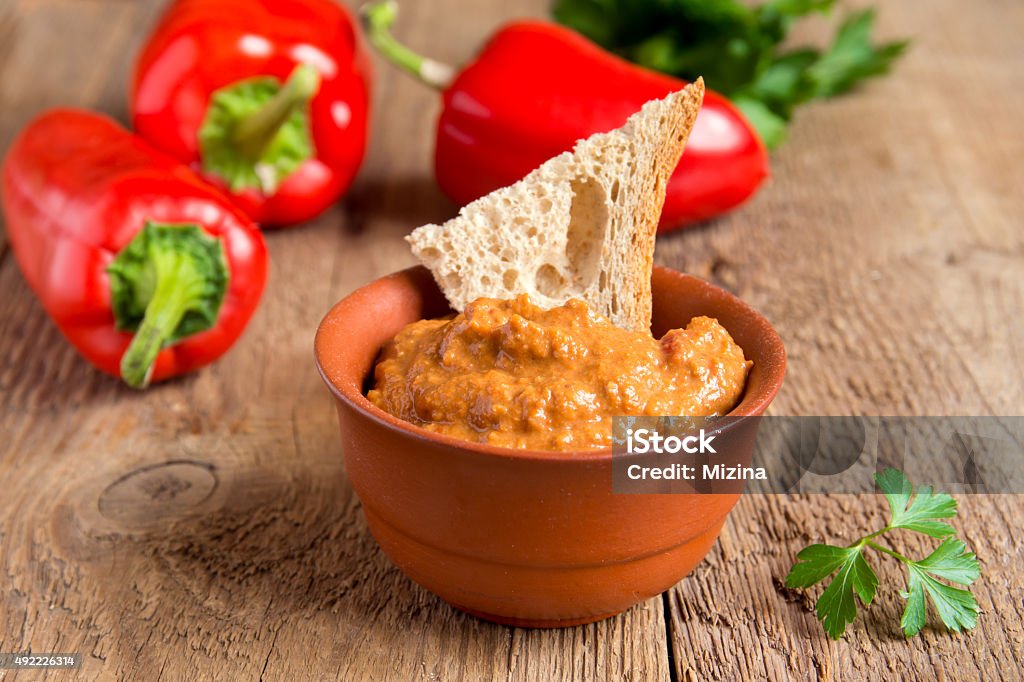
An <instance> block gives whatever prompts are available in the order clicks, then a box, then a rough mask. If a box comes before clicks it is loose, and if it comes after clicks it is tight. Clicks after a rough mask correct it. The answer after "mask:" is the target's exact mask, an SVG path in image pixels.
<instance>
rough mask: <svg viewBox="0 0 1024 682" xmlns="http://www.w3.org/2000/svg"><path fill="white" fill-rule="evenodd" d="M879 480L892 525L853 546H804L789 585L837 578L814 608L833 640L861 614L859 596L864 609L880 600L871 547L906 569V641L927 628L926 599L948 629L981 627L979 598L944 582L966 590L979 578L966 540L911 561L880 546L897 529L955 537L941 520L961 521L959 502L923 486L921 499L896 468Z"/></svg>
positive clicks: (788, 578)
mask: <svg viewBox="0 0 1024 682" xmlns="http://www.w3.org/2000/svg"><path fill="white" fill-rule="evenodd" d="M875 482H876V483H877V484H878V487H879V489H881V491H882V492H883V493H884V494H885V498H886V501H887V502H888V504H889V509H890V511H891V514H892V518H891V521H890V522H889V524H888V525H886V526H885V528H883V529H882V530H879V531H876V532H874V533H870V534H868V535H865V536H864V537H862V538H861V539H860V540H858V541H857V542H855V543H853V544H852V545H850V546H848V547H836V546H834V545H826V544H814V545H810V546H809V547H805V548H804V549H802V550H801V551H800V552H799V553H798V554H797V556H796V558H797V560H796V562H795V563H794V564H793V567H792V568H791V569H790V571H789V575H787V576H786V586H787V587H791V588H806V587H811V586H812V585H815V584H817V583H819V582H821V581H822V580H824V579H825V578H827V577H829V576H830V575H833V574H835V577H834V579H833V580H832V582H831V583H830V584H829V585H828V586H826V587H825V591H824V592H822V594H821V596H820V597H819V598H818V601H817V602H816V603H815V609H814V610H815V613H816V614H817V616H818V618H819V619H820V620H821V622H822V625H823V626H824V628H825V632H826V633H828V636H829V637H831V638H832V639H839V638H840V637H842V635H843V633H844V632H845V631H846V627H847V626H848V625H849V624H850V623H851V622H853V619H854V618H855V617H856V616H857V601H856V597H860V600H861V602H862V603H863V604H864V606H869V605H870V604H871V602H872V601H873V600H874V597H875V593H876V591H877V588H878V577H877V576H876V575H875V572H874V571H873V570H871V567H870V566H869V565H868V563H867V561H866V560H865V558H864V550H865V549H866V548H871V549H874V550H876V551H878V552H881V553H883V554H887V555H889V556H891V557H893V558H895V559H897V560H899V561H900V562H902V563H904V564H906V566H907V572H908V576H907V590H906V591H905V592H900V594H901V595H902V596H903V598H904V599H906V600H907V604H906V608H905V609H904V611H903V616H902V617H901V619H900V626H901V627H902V628H903V632H904V634H905V635H906V636H907V637H912V636H914V635H916V634H917V633H918V632H920V631H921V629H922V628H923V627H924V625H925V622H926V620H927V602H928V601H931V603H932V604H933V606H934V607H935V611H936V612H937V613H938V614H939V618H940V619H941V620H942V622H943V624H944V625H945V626H946V627H947V628H949V629H950V630H953V631H954V632H960V631H961V630H964V629H968V630H969V629H971V628H973V627H975V626H976V625H977V622H978V603H977V601H976V600H975V598H974V595H972V594H971V593H970V591H969V590H966V589H961V588H958V587H953V586H952V585H947V584H945V583H943V582H940V580H939V579H940V578H941V579H942V580H948V581H949V582H952V583H955V584H957V585H963V586H965V587H967V586H970V585H971V584H972V583H973V582H974V581H975V580H977V579H978V577H979V576H980V575H981V570H980V567H979V565H978V559H977V557H976V556H975V555H974V554H973V553H971V552H970V551H969V550H968V549H967V546H966V545H965V544H964V543H963V542H962V541H961V540H958V539H957V538H953V537H945V539H944V540H943V541H942V543H941V544H940V545H939V546H938V547H936V548H935V550H933V551H932V553H931V554H929V555H928V556H927V557H925V558H924V559H921V560H920V561H914V560H912V559H908V558H907V557H905V556H903V555H902V554H899V553H898V552H895V551H893V550H891V549H889V548H888V547H885V546H883V545H879V544H878V543H877V542H875V538H877V537H878V536H880V535H883V534H885V533H887V532H889V531H891V530H894V529H897V528H901V529H906V530H911V531H915V532H918V533H922V534H924V535H929V536H931V537H943V536H948V535H949V534H951V533H953V532H954V531H953V528H952V526H950V525H949V524H947V523H943V522H941V521H937V520H936V519H947V518H952V517H954V516H956V501H955V500H954V499H953V498H952V497H950V496H949V495H946V494H944V493H935V492H933V491H932V489H931V487H930V486H922V487H921V488H919V489H918V490H917V492H916V494H915V491H914V487H913V486H912V485H911V483H910V481H908V480H907V477H906V476H905V475H904V474H903V472H901V471H897V470H896V469H886V470H885V471H881V472H879V473H877V474H875ZM855 595H856V596H855ZM926 595H927V597H926Z"/></svg>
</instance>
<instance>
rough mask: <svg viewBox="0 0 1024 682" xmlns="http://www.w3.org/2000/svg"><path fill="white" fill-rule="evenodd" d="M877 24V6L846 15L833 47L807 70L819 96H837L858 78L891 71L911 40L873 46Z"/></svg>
mask: <svg viewBox="0 0 1024 682" xmlns="http://www.w3.org/2000/svg"><path fill="white" fill-rule="evenodd" d="M874 24H875V11H874V10H873V9H867V10H864V11H863V12H858V13H856V14H852V15H850V16H849V17H847V18H846V21H844V22H843V24H842V25H841V26H840V27H839V31H838V33H836V38H835V41H834V42H833V43H832V46H831V47H830V48H829V50H828V51H827V52H826V53H825V54H823V55H822V56H821V59H819V60H818V61H817V62H815V63H814V64H813V65H811V66H810V68H808V70H807V76H808V78H809V79H810V81H811V82H812V83H813V84H814V96H815V97H822V98H824V97H835V96H836V95H840V94H842V93H844V92H847V91H848V90H850V89H851V88H852V87H853V86H854V85H856V84H857V82H858V81H862V80H864V79H866V78H870V77H872V76H879V75H882V74H884V73H888V71H889V68H890V66H891V65H892V62H893V61H894V60H895V59H896V58H897V57H899V56H900V55H901V54H903V51H904V50H906V49H907V46H908V45H909V44H910V43H909V42H908V41H906V40H900V41H896V42H892V43H886V44H884V45H880V46H877V47H875V46H873V45H872V44H871V32H872V30H873V29H874Z"/></svg>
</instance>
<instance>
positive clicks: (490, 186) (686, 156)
mask: <svg viewBox="0 0 1024 682" xmlns="http://www.w3.org/2000/svg"><path fill="white" fill-rule="evenodd" d="M685 85H686V84H685V83H684V82H683V81H680V80H678V79H675V78H672V77H669V76H666V75H664V74H660V73H656V72H653V71H648V70H646V69H643V68H640V67H638V66H636V65H634V64H631V63H629V62H627V61H625V60H622V59H620V58H618V57H617V56H615V55H612V54H610V53H608V52H606V51H604V50H603V49H601V48H600V47H598V46H597V45H595V44H594V43H591V42H590V41H588V40H587V39H586V38H584V37H582V36H580V35H579V34H577V33H575V32H574V31H571V30H570V29H567V28H565V27H562V26H559V25H557V24H552V23H548V22H543V21H522V22H518V23H513V24H508V25H506V26H505V27H503V28H502V29H501V30H500V31H498V33H496V34H495V35H494V36H493V37H492V38H491V40H490V41H489V42H488V43H487V44H486V46H485V47H484V48H483V50H482V51H481V52H480V54H479V55H478V56H477V57H476V59H475V60H474V61H473V62H472V63H470V64H469V65H468V66H466V67H465V68H464V69H463V70H462V71H461V72H460V73H459V74H458V76H457V77H456V78H455V80H454V81H453V82H452V83H451V84H450V85H449V86H448V87H447V88H446V89H445V91H444V108H443V110H442V113H441V116H440V119H439V121H438V126H437V148H436V153H435V171H436V174H437V180H438V183H439V184H440V186H441V189H442V190H443V191H444V192H445V194H447V195H448V196H449V197H450V198H451V199H452V200H453V201H455V202H456V203H458V204H460V205H461V204H466V203H469V202H470V201H472V200H473V199H476V198H478V197H480V196H483V195H484V194H487V193H489V192H491V191H493V190H495V189H497V188H499V187H504V186H505V185H509V184H512V183H513V182H515V181H516V180H519V179H520V178H522V177H523V176H524V175H526V174H527V173H529V172H530V171H531V170H533V169H534V168H536V167H537V166H539V165H540V164H541V163H543V162H544V161H545V160H547V159H548V158H550V157H552V156H555V155H557V154H559V153H561V152H563V151H566V150H568V149H571V148H572V146H573V144H574V143H575V142H576V140H579V139H581V138H585V137H588V136H589V135H591V134H593V133H596V132H604V131H607V130H611V129H613V128H617V127H619V126H621V125H622V124H623V123H624V122H625V120H626V118H627V117H628V116H629V115H630V114H632V113H634V112H636V111H637V110H639V109H640V107H641V106H643V104H644V103H645V102H647V101H648V100H652V99H658V98H661V97H664V96H665V95H667V94H668V93H670V92H673V91H676V90H679V89H681V88H683V87H684V86H685ZM709 85H710V84H709ZM767 176H768V155H767V152H766V150H765V147H764V145H763V144H762V143H761V140H760V139H759V138H758V136H757V134H756V133H755V132H754V130H753V128H752V127H751V126H750V124H749V123H747V121H746V120H745V119H744V118H743V116H742V115H741V114H740V113H739V111H738V110H737V109H736V108H735V107H734V106H732V104H730V103H729V101H728V100H726V99H725V98H724V97H722V96H721V95H719V94H717V93H714V92H711V91H710V90H709V91H708V92H707V93H706V94H705V96H704V105H703V107H702V109H701V112H700V114H699V115H698V117H697V123H696V125H695V126H694V128H693V131H692V133H691V134H690V139H689V141H688V142H687V145H686V151H685V152H684V153H683V157H682V160H681V161H680V163H679V166H678V168H677V169H676V172H675V174H674V175H673V176H672V178H671V180H670V181H669V185H668V191H667V196H666V198H665V207H664V209H663V212H662V218H661V227H660V230H661V231H667V230H670V229H673V228H677V227H681V226H683V225H686V224H690V223H694V222H698V221H702V220H707V219H708V218H712V217H714V216H717V215H720V214H722V213H725V212H726V211H729V210H732V209H734V208H736V207H737V206H739V205H740V204H742V203H743V202H744V201H746V200H747V199H749V198H750V197H751V196H752V195H753V194H754V192H755V191H756V190H757V188H758V186H759V185H760V184H761V182H762V181H764V179H765V178H766V177H767Z"/></svg>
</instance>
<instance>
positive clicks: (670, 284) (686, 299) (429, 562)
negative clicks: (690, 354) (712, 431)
mask: <svg viewBox="0 0 1024 682" xmlns="http://www.w3.org/2000/svg"><path fill="white" fill-rule="evenodd" d="M652 290H653V308H654V310H653V322H652V332H653V333H654V335H655V336H656V337H660V336H661V335H663V334H664V333H665V332H666V331H668V330H670V329H674V328H677V327H684V326H686V324H687V323H688V322H689V321H690V319H691V318H693V317H695V316H698V315H707V316H709V317H714V318H717V319H718V320H719V322H721V323H722V325H723V326H724V327H725V328H726V329H727V330H728V331H729V332H730V334H732V336H733V338H734V339H735V341H736V342H737V343H738V344H739V345H740V347H741V348H742V349H743V352H744V354H745V355H746V357H747V359H749V360H753V362H754V365H753V368H752V369H751V372H750V375H749V377H748V379H747V385H746V389H745V391H744V395H743V398H742V400H741V402H740V403H739V405H737V406H736V408H735V409H734V410H733V411H732V412H731V413H730V416H757V415H760V414H762V413H763V412H764V410H765V409H766V408H767V407H768V405H769V403H771V401H772V399H773V398H774V397H775V395H776V393H778V390H779V388H780V387H781V385H782V380H783V375H784V373H785V364H786V361H785V351H784V349H783V346H782V340H781V339H780V338H779V335H778V334H777V333H776V332H775V330H774V329H773V328H772V327H771V325H770V324H769V323H768V321H767V320H765V319H764V317H762V316H761V315H760V314H758V313H757V312H756V311H754V310H753V309H752V308H750V307H749V306H748V305H746V304H745V303H743V302H742V301H740V300H739V299H738V298H736V297H735V296H733V295H732V294H730V293H728V292H726V291H724V290H722V289H720V288H718V287H715V286H713V285H711V284H708V283H707V282H704V281H702V280H700V279H697V278H695V277H691V276H689V275H685V274H682V273H679V272H675V271H672V270H668V269H666V268H655V269H654V274H653V278H652ZM450 312H451V310H450V308H449V306H448V304H447V302H446V301H445V299H444V296H443V295H442V294H441V292H440V291H439V290H438V288H437V286H436V284H435V283H434V280H433V278H432V277H431V275H430V273H429V272H428V271H427V270H426V269H425V268H422V267H415V268H410V269H408V270H404V271H401V272H397V273H394V274H392V275H389V276H387V277H383V278H381V279H378V280H376V281H374V282H372V283H370V284H368V285H366V286H364V287H362V288H361V289H358V290H357V291H355V292H353V293H352V294H351V295H349V296H348V297H346V298H345V299H343V300H342V301H341V302H339V303H338V304H337V305H335V306H334V307H333V308H332V309H331V311H330V312H329V313H328V314H327V315H326V317H324V319H323V321H322V322H321V324H320V328H319V329H318V331H317V336H316V344H315V350H316V362H317V366H318V368H319V370H320V373H321V375H322V377H323V379H324V381H325V382H326V383H327V385H328V387H329V388H330V390H331V392H332V394H333V395H334V398H335V405H336V407H337V411H338V419H339V422H340V426H341V441H342V446H343V450H344V457H345V466H346V469H347V472H348V476H349V479H350V481H351V483H352V486H353V488H354V489H355V492H356V494H357V495H358V496H359V499H360V501H361V502H362V506H363V511H364V513H365V515H366V520H367V523H368V524H369V527H370V531H371V532H372V533H373V536H374V537H375V538H376V540H377V542H378V543H379V544H380V546H381V549H382V550H383V551H384V553H385V554H386V555H387V556H388V557H389V558H390V559H391V560H392V561H393V562H394V563H395V565H397V566H398V567H399V568H400V569H401V570H402V571H403V572H404V573H405V574H406V575H408V576H409V577H410V578H412V579H413V580H414V581H416V582H417V583H419V584H420V585H422V586H423V587H425V588H427V589H428V590H430V591H431V592H434V593H435V594H437V595H438V596H440V597H441V598H442V599H444V600H445V601H447V602H448V603H449V604H451V605H452V606H455V607H456V608H458V609H461V610H463V611H466V612H468V613H471V614H473V615H476V616H479V617H481V618H485V619H487V620H492V621H495V622H499V623H506V624H510V625H518V626H525V627H562V626H569V625H577V624H581V623H589V622H593V621H596V620H601V619H603V618H607V617H608V616H611V615H614V614H616V613H618V612H620V611H623V610H625V609H627V608H629V607H630V606H632V605H634V604H636V603H638V602H640V601H643V600H645V599H648V598H650V597H652V596H654V595H657V594H659V593H661V592H663V591H664V590H666V589H668V588H669V587H671V586H672V585H674V584H675V583H677V582H678V581H679V580H681V579H682V578H683V577H685V576H686V575H687V574H688V573H689V572H690V571H691V570H692V569H693V567H694V566H696V565H697V564H698V563H699V562H700V561H701V560H702V559H703V558H704V556H705V554H706V553H707V552H708V550H709V549H710V548H711V545H712V544H713V543H714V541H715V539H716V538H717V537H718V533H719V532H720V530H721V528H722V525H723V523H725V519H726V516H727V515H728V513H729V511H730V510H731V509H732V507H733V506H734V505H735V504H736V501H737V499H738V497H739V494H740V492H739V490H736V491H735V492H730V493H728V494H696V493H695V494H661V495H655V494H615V493H613V492H612V455H611V451H610V449H607V450H597V451H583V452H551V451H537V450H517V449H509V448H499V447H494V446H489V445H483V444H479V443H472V442H468V441H463V440H458V439H455V438H452V437H450V436H445V435H442V434H437V433H434V432H431V431H427V430H425V429H421V428H419V427H417V426H415V425H413V424H409V423H407V422H405V421H402V420H400V419H398V418H396V417H393V416H392V415H390V414H388V413H386V412H384V411H383V410H380V409H378V408H377V407H376V406H374V405H373V404H371V403H370V402H369V401H368V400H367V399H366V397H365V394H364V389H365V388H366V384H367V381H368V380H372V376H373V368H374V363H375V361H376V359H377V355H378V352H379V351H380V349H381V347H382V346H383V345H384V344H385V343H387V342H388V341H390V340H391V339H392V338H394V336H395V335H396V334H397V333H398V332H399V331H400V330H401V329H402V328H403V327H405V326H406V325H407V324H409V323H411V322H415V321H417V320H421V319H424V318H433V317H440V316H443V315H446V314H448V313H450ZM754 422H756V420H754ZM755 430H756V426H753V427H752V428H737V429H732V430H731V432H730V434H726V435H727V437H726V438H721V439H720V440H719V441H717V444H718V445H719V447H718V450H719V452H720V453H723V452H724V453H725V455H726V456H728V457H729V458H731V459H733V460H744V459H745V460H749V458H750V454H751V452H752V450H753V436H754V431H755Z"/></svg>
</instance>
